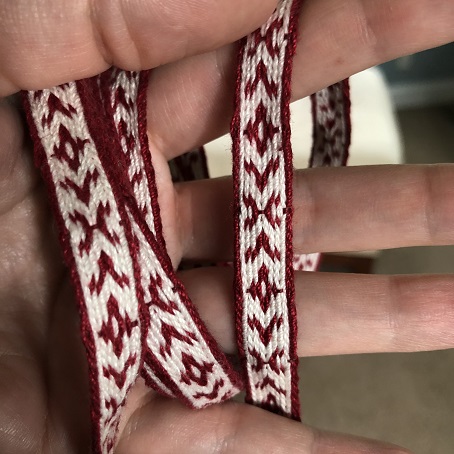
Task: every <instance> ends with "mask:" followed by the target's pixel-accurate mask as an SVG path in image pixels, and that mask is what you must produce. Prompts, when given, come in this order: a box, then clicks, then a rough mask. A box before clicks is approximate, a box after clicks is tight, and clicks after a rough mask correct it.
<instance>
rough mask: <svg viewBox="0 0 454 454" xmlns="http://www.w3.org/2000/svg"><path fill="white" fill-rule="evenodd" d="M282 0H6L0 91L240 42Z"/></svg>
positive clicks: (1, 6)
mask: <svg viewBox="0 0 454 454" xmlns="http://www.w3.org/2000/svg"><path fill="white" fill-rule="evenodd" d="M276 3H277V1H276V0H248V1H243V0H220V1H216V2H213V1H210V0H167V1H161V0H99V1H91V0H72V1H66V2H62V1H58V0H42V1H39V2H30V1H29V0H15V1H10V0H1V1H0V97H2V96H6V95H8V94H11V93H13V92H15V91H17V90H20V89H25V90H36V89H42V88H47V87H52V86H55V85H58V84H61V83H63V82H69V81H71V80H77V79H83V78H86V77H90V76H93V75H96V74H98V73H100V72H102V71H103V70H105V69H107V68H108V67H109V66H110V65H115V66H118V67H120V68H122V69H129V70H140V69H149V68H153V67H156V66H159V65H162V64H165V63H168V62H170V61H173V60H177V59H179V58H182V57H186V56H189V55H194V54H198V53H201V52H206V51H209V50H211V49H215V48H218V47H220V46H222V45H224V44H227V43H230V42H234V41H235V40H237V39H239V38H240V37H242V36H244V35H246V34H248V33H249V32H251V31H253V30H254V29H255V28H257V27H258V26H260V25H261V24H262V23H263V22H265V21H266V19H267V17H268V16H269V15H270V14H271V12H272V10H273V8H274V7H275V6H276Z"/></svg>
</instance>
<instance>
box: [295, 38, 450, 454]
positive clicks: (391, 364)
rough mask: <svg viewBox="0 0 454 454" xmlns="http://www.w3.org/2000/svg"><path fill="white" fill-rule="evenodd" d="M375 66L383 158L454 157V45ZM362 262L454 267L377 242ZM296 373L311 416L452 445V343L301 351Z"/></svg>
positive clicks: (445, 450) (433, 453)
mask: <svg viewBox="0 0 454 454" xmlns="http://www.w3.org/2000/svg"><path fill="white" fill-rule="evenodd" d="M377 70H378V71H380V74H381V76H382V77H383V82H384V84H385V86H386V90H387V92H388V96H389V100H390V103H391V109H392V112H393V113H392V114H390V112H389V111H386V112H385V111H383V112H382V114H381V115H386V116H389V115H391V116H392V117H393V119H392V122H395V125H396V128H397V133H398V137H399V141H400V148H399V144H394V145H393V144H387V145H388V146H391V148H392V150H393V153H394V158H393V157H392V156H388V155H389V148H388V150H387V152H388V155H386V156H388V158H387V159H388V161H387V162H389V161H390V160H392V159H394V160H395V161H397V160H399V159H401V160H402V162H405V163H412V164H424V163H442V162H454V44H450V45H447V46H443V47H440V48H438V49H434V50H431V51H427V52H422V53H420V54H416V55H412V56H409V57H405V58H402V59H398V60H395V61H393V62H390V63H387V64H385V65H383V66H381V67H380V68H378V69H377ZM353 83H354V81H353ZM353 89H354V87H353ZM378 91H379V90H377V89H376V88H375V89H373V90H372V93H377V92H378ZM355 96H356V97H358V98H359V99H358V102H359V103H361V102H362V101H361V97H365V96H371V93H369V95H367V94H366V93H363V94H361V92H355V91H353V93H352V102H353V103H355ZM353 126H354V127H355V123H353ZM360 126H361V125H360ZM387 127H389V126H387ZM369 132H370V129H369ZM383 133H386V132H385V131H383ZM392 135H393V136H394V135H395V132H392ZM394 139H395V137H394ZM394 139H393V140H394ZM354 152H355V150H354V149H352V153H354ZM398 153H401V155H400V158H399V156H398ZM358 154H361V152H360V151H358ZM391 155H392V153H391ZM453 184H454V182H453ZM342 259H343V260H340V261H339V260H337V261H336V260H334V261H331V262H329V260H328V262H327V263H325V264H324V267H325V270H326V271H336V267H337V268H339V267H340V268H341V269H340V271H350V270H349V269H348V268H349V262H348V261H346V260H345V257H343V258H342ZM350 265H351V264H350ZM358 266H359V267H360V268H357V267H358ZM364 266H366V268H367V269H369V270H370V271H371V272H373V273H380V274H410V273H453V272H454V248H453V247H421V248H406V249H398V250H388V251H381V252H377V253H376V254H369V255H367V254H366V255H365V256H363V260H362V263H361V261H360V262H358V263H357V264H356V265H355V264H354V262H353V265H351V266H350V268H352V269H351V271H356V270H357V269H360V270H361V269H363V268H364ZM453 330H454V325H453ZM300 378H301V388H302V389H301V391H302V392H301V396H302V408H303V409H304V414H305V421H306V422H307V423H308V424H310V425H314V426H317V427H320V428H323V429H327V430H333V431H340V432H348V433H354V434H356V435H361V436H366V437H371V438H377V439H382V440H386V441H390V442H393V443H396V444H398V445H401V446H404V447H406V448H408V449H411V450H412V451H413V452H415V453H417V454H452V453H454V351H453V350H449V351H438V352H428V353H413V354H376V355H360V356H349V355H347V356H337V357H329V358H305V359H303V360H302V362H301V366H300Z"/></svg>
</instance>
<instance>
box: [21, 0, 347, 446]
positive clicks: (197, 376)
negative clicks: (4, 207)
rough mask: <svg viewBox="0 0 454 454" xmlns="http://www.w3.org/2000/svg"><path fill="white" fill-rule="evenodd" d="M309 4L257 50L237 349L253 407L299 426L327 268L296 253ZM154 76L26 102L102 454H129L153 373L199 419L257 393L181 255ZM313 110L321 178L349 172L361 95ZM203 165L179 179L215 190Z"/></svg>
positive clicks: (276, 20)
mask: <svg viewBox="0 0 454 454" xmlns="http://www.w3.org/2000/svg"><path fill="white" fill-rule="evenodd" d="M298 4H299V2H298V0H281V1H280V2H279V5H278V7H277V9H276V11H275V13H274V14H273V16H272V17H271V19H270V20H269V21H268V22H267V24H266V25H264V26H263V27H262V28H261V29H259V30H257V31H256V32H255V33H253V34H252V35H251V36H250V37H249V38H248V39H247V40H246V41H245V42H244V44H243V47H242V51H241V64H240V75H241V77H240V78H239V86H238V93H237V113H236V115H235V119H234V122H233V135H234V138H235V140H234V160H235V164H234V177H235V204H236V215H237V218H236V267H237V268H236V280H237V286H236V289H237V295H236V299H237V302H236V304H237V320H238V324H239V325H240V326H241V330H240V331H239V332H238V333H237V334H238V339H239V350H240V354H241V357H242V363H243V365H244V368H245V371H246V376H247V400H248V401H249V402H252V403H254V404H256V405H260V406H261V407H263V408H266V409H269V410H271V411H275V412H278V413H281V414H284V415H287V416H290V417H293V418H294V419H298V418H299V403H298V395H297V374H296V365H297V357H296V343H295V342H296V341H295V339H296V325H295V323H296V322H295V308H294V301H293V293H294V289H293V273H292V265H293V267H295V268H298V267H303V268H304V269H312V268H315V266H316V263H317V261H318V254H310V255H306V256H300V257H295V258H293V251H292V244H291V243H292V235H291V219H292V199H291V193H292V191H291V187H292V168H291V150H290V137H289V136H290V133H289V118H288V102H289V96H290V73H291V71H290V69H291V59H292V56H293V52H294V48H295V46H296V41H295V40H296V24H297V11H298ZM147 74H148V73H147V72H145V73H137V72H128V71H122V70H119V69H116V68H111V69H110V70H109V71H107V72H105V73H104V74H102V75H100V76H98V77H96V78H92V79H87V80H85V81H79V82H72V83H68V84H64V85H61V86H59V87H55V88H53V89H51V90H44V91H37V92H29V93H28V94H27V96H26V101H25V104H26V108H27V113H28V120H29V124H30V127H31V130H32V135H33V137H34V140H35V145H36V150H35V157H36V161H37V164H38V165H39V166H40V167H41V170H42V173H43V175H44V178H45V180H46V182H47V187H48V191H49V193H50V198H51V200H52V202H53V208H54V212H55V215H56V218H57V221H58V223H59V228H60V233H61V241H62V244H63V251H64V254H65V259H66V262H67V264H68V267H69V268H70V271H71V276H72V280H73V283H74V286H75V289H76V296H77V300H78V303H79V306H80V313H81V329H82V336H83V340H84V344H85V347H86V350H87V356H88V362H89V367H90V384H91V397H92V412H91V413H92V418H93V428H94V436H93V438H94V451H95V453H96V454H101V453H102V454H112V452H113V451H114V449H115V441H116V432H117V427H118V424H119V418H120V411H121V407H122V406H123V405H124V403H125V399H126V397H127V394H128V391H129V389H130V388H131V386H132V385H133V384H134V382H135V380H136V378H137V377H138V375H139V374H141V375H142V376H143V377H144V378H145V380H146V382H147V384H148V385H149V386H151V387H152V388H154V389H155V390H157V391H158V392H160V393H162V394H163V395H165V396H167V397H177V398H179V399H181V400H182V401H183V402H185V403H186V404H187V405H189V406H190V407H192V408H203V407H205V406H206V405H209V404H212V403H217V402H222V401H224V400H226V399H229V398H230V397H232V396H233V395H234V394H236V393H237V392H238V391H239V390H240V388H241V386H242V383H241V380H240V378H239V376H238V375H237V374H236V372H234V370H233V368H232V366H231V365H230V364H229V363H228V361H227V358H226V357H225V355H224V354H223V353H222V352H221V351H220V350H219V348H218V346H217V345H216V342H215V341H214V339H213V338H212V337H211V335H210V334H209V333H208V332H207V330H206V328H205V326H204V325H203V323H202V321H201V320H200V318H199V316H198V314H197V311H196V309H195V307H194V306H193V304H192V302H191V301H190V299H189V297H188V295H187V293H186V291H185V289H184V288H183V286H182V284H181V282H179V281H178V279H177V278H176V275H175V272H174V270H173V268H172V264H171V261H170V258H169V257H168V255H167V252H166V249H165V241H164V238H163V235H162V226H161V219H160V213H159V207H158V204H157V188H156V182H155V178H154V170H153V167H152V164H151V158H150V154H149V150H148V141H147V136H146V109H145V107H146V104H145V103H146V87H147V84H146V82H147ZM312 101H313V106H314V134H315V139H316V141H315V142H316V143H315V145H314V149H313V153H312V162H311V164H312V165H339V164H342V163H344V162H345V160H346V155H347V148H348V143H349V140H350V135H349V134H350V124H349V117H348V115H349V100H348V83H347V82H346V81H344V82H342V83H340V84H336V85H334V86H332V87H329V88H328V89H326V90H325V91H323V92H322V93H320V94H317V95H314V97H313V99H312ZM202 156H203V155H202V154H201V153H197V154H188V155H187V156H186V157H184V158H182V159H181V160H180V161H179V162H178V165H177V167H178V169H177V170H178V171H177V173H176V174H175V177H176V178H179V179H181V178H197V177H200V176H206V174H207V168H206V162H205V161H204V160H203V159H201V158H202ZM189 166H191V167H197V168H198V169H199V170H200V172H199V173H197V172H192V173H191V171H190V170H191V169H189V170H188V168H187V167H189ZM192 170H194V169H192Z"/></svg>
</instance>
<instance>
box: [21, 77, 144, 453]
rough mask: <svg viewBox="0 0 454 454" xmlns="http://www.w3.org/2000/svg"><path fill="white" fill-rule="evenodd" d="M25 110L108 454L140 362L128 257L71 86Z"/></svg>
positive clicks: (39, 95)
mask: <svg viewBox="0 0 454 454" xmlns="http://www.w3.org/2000/svg"><path fill="white" fill-rule="evenodd" d="M28 102H29V104H30V112H31V115H32V119H33V122H34V124H35V127H36V129H37V131H36V133H37V135H38V136H39V137H40V139H41V144H42V149H41V151H40V153H38V156H37V160H38V161H39V162H40V164H41V167H42V170H43V173H44V175H45V178H46V180H47V184H48V189H49V190H50V192H51V193H52V194H54V197H55V199H56V202H57V204H58V209H57V213H56V214H57V218H59V219H60V231H61V234H62V236H63V242H64V244H65V245H66V246H67V248H68V249H66V252H67V256H66V261H67V262H68V265H69V266H70V268H71V269H72V276H73V281H74V283H75V285H76V288H77V289H78V292H77V293H78V299H79V304H80V310H81V316H82V327H83V337H84V340H85V345H86V347H87V352H88V356H89V358H88V359H89V365H90V369H91V373H92V377H93V380H92V381H91V388H92V395H93V403H92V405H93V414H94V415H95V421H94V424H95V425H96V426H97V427H98V439H97V440H96V444H97V447H96V449H97V450H98V452H106V453H108V452H111V451H112V449H113V446H114V440H115V436H116V431H117V426H118V423H119V411H118V409H119V408H120V407H121V406H122V405H123V404H124V402H125V398H126V395H127V392H128V390H129V388H130V387H131V386H132V384H133V383H134V382H135V380H136V377H137V374H138V372H139V368H140V358H141V356H142V347H141V325H140V317H139V305H138V300H137V295H136V286H135V281H134V273H133V263H132V259H131V254H130V251H129V247H128V241H127V238H126V234H125V231H124V228H123V226H122V222H121V218H120V215H119V213H118V209H117V202H116V200H115V197H114V194H113V192H112V191H111V190H110V184H109V182H108V178H107V175H106V173H105V171H104V169H103V166H102V164H101V162H100V160H99V157H98V151H97V149H96V145H95V143H94V141H93V138H92V136H91V134H90V131H89V130H88V127H87V124H86V121H85V116H84V111H83V108H82V102H81V99H80V97H79V93H78V88H77V84H76V83H70V84H65V85H63V86H61V87H56V88H54V89H52V90H46V91H41V92H31V93H29V95H28ZM81 188H82V189H81ZM93 245H96V247H93Z"/></svg>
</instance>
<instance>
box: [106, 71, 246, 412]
mask: <svg viewBox="0 0 454 454" xmlns="http://www.w3.org/2000/svg"><path fill="white" fill-rule="evenodd" d="M111 76H112V79H111V80H108V83H107V84H105V91H106V92H105V93H104V95H105V96H106V95H107V96H106V97H107V98H108V99H110V103H111V106H110V107H111V108H112V112H113V119H114V122H115V126H116V130H117V132H118V134H119V137H120V140H121V145H122V149H123V152H124V155H125V157H126V161H127V162H128V163H129V167H128V179H129V183H130V185H131V187H132V188H133V190H134V196H135V197H134V198H133V199H128V200H127V202H126V203H127V205H129V208H128V210H127V211H128V218H129V222H130V225H131V226H132V230H133V240H132V241H133V244H132V245H131V247H133V248H134V249H137V251H138V252H137V256H138V257H137V261H138V268H139V269H140V276H141V278H140V282H138V283H137V285H138V286H139V288H140V290H141V291H140V294H141V295H142V297H141V301H140V303H141V304H143V305H144V306H146V308H145V310H146V311H147V312H149V313H148V319H149V320H150V323H149V326H147V333H148V334H147V335H146V336H145V337H146V344H145V347H147V348H148V350H146V353H145V363H146V364H147V366H148V368H147V369H144V370H142V375H143V376H144V377H145V379H146V381H147V383H148V384H149V385H150V386H151V387H153V388H155V389H161V388H162V387H160V386H158V385H157V384H156V383H155V381H154V379H155V378H158V381H159V382H160V383H163V384H164V385H165V387H166V391H165V394H167V395H168V394H169V390H172V389H173V390H178V391H174V392H173V391H170V394H171V395H172V396H173V397H177V396H178V397H180V398H181V399H183V400H184V401H185V402H186V403H187V404H188V405H189V406H191V407H193V408H202V407H205V406H206V405H208V404H210V403H216V402H221V401H223V400H225V399H228V398H230V397H232V396H233V395H235V394H237V393H238V392H239V391H240V388H239V386H240V384H239V383H240V380H239V378H238V377H237V375H236V374H235V373H234V372H233V370H232V369H231V368H230V366H228V361H227V359H226V358H225V356H224V355H223V354H222V353H221V352H219V351H218V350H217V348H213V346H215V345H216V343H215V341H214V339H211V337H209V338H208V339H207V337H208V334H207V333H205V332H202V331H201V330H200V327H201V326H202V325H203V323H202V322H201V320H200V319H199V317H198V315H197V313H196V310H195V308H194V307H193V306H192V303H191V301H190V300H189V298H188V296H187V294H186V293H185V291H184V289H183V287H182V285H181V284H180V283H179V282H177V279H176V276H175V274H174V272H173V269H172V267H171V265H170V259H169V258H168V257H167V253H166V251H165V248H164V244H162V242H161V241H160V240H159V238H158V237H157V234H156V229H154V230H151V229H149V226H150V223H149V222H147V223H143V222H141V221H142V219H143V217H142V214H143V209H144V208H145V210H146V212H147V213H151V214H153V202H152V200H151V197H150V194H151V193H157V191H156V188H155V187H151V188H149V186H148V185H147V183H148V184H149V185H150V186H155V181H154V178H151V179H148V180H147V176H146V171H145V163H144V159H143V156H142V154H141V144H140V141H139V139H138V137H139V135H140V131H139V127H138V122H137V116H138V111H137V99H135V98H134V96H137V93H138V91H139V83H140V82H139V76H138V75H137V74H135V73H126V72H125V71H120V70H118V69H114V70H112V75H111ZM105 77H107V76H105ZM101 79H102V78H101ZM101 85H103V84H102V82H101ZM132 119H135V121H132ZM125 124H127V125H128V129H125ZM147 152H148V151H147ZM136 175H141V176H143V177H142V178H141V179H140V183H139V184H136ZM113 184H115V183H114V182H113ZM155 203H156V202H155ZM136 208H138V210H136ZM157 218H158V219H157ZM154 220H155V221H158V222H160V219H159V213H158V214H157V216H155V219H154ZM210 343H211V344H212V346H211V347H210V345H209V344H210ZM221 363H222V364H223V365H221ZM187 364H191V367H190V370H191V371H193V370H195V369H197V371H198V373H199V375H201V376H203V377H204V380H202V381H200V380H199V379H198V378H197V377H198V374H196V373H188V368H187ZM196 365H197V367H198V368H197V367H196ZM147 370H151V371H153V374H147ZM205 396H209V399H208V398H206V397H205Z"/></svg>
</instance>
